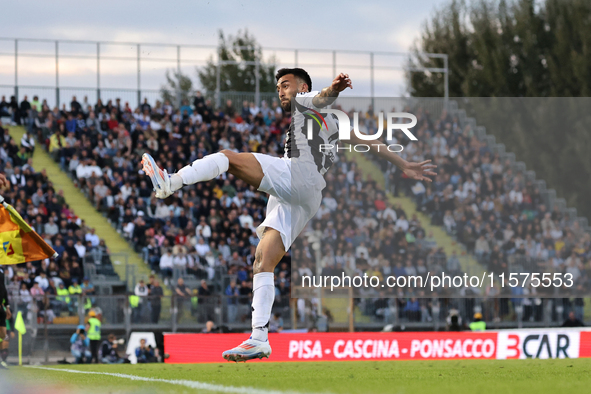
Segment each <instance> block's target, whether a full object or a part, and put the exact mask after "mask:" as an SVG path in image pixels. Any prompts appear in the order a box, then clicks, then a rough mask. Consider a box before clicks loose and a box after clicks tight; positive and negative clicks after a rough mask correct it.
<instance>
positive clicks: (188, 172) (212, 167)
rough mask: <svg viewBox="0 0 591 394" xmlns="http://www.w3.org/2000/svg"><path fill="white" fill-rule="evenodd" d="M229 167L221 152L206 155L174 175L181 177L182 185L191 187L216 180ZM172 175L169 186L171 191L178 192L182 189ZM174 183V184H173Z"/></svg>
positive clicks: (228, 162)
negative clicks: (198, 183)
mask: <svg viewBox="0 0 591 394" xmlns="http://www.w3.org/2000/svg"><path fill="white" fill-rule="evenodd" d="M229 167H230V160H228V157H227V156H226V155H224V154H223V153H221V152H218V153H214V154H212V155H207V156H205V157H204V158H203V159H199V160H195V161H194V162H193V163H192V164H190V165H188V166H185V167H183V168H181V170H180V171H179V172H178V173H177V174H175V175H178V176H180V177H181V179H182V180H183V184H185V185H192V184H194V183H197V182H204V181H209V180H211V179H214V178H217V177H218V176H219V175H220V174H223V173H224V172H226V171H228V168H229ZM173 178H175V176H174V175H173V176H172V177H171V179H170V186H171V187H172V189H173V190H175V191H176V190H178V189H180V188H181V187H182V184H181V185H180V187H179V188H178V189H176V186H179V183H178V179H174V180H173ZM173 182H174V183H173Z"/></svg>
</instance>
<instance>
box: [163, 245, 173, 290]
mask: <svg viewBox="0 0 591 394" xmlns="http://www.w3.org/2000/svg"><path fill="white" fill-rule="evenodd" d="M173 267H174V257H173V256H172V250H171V248H167V249H166V253H164V254H163V255H162V256H161V257H160V274H161V275H162V276H163V277H164V284H166V285H168V284H169V282H170V278H172V269H173Z"/></svg>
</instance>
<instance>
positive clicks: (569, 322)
mask: <svg viewBox="0 0 591 394" xmlns="http://www.w3.org/2000/svg"><path fill="white" fill-rule="evenodd" d="M561 327H585V325H584V324H583V322H582V321H580V320H579V319H577V317H576V315H575V312H573V311H570V312H569V313H568V318H567V319H566V320H565V321H564V323H562V326H561Z"/></svg>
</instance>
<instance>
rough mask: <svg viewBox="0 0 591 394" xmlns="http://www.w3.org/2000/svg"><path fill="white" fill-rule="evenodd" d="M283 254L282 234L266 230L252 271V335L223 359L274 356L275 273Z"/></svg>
mask: <svg viewBox="0 0 591 394" xmlns="http://www.w3.org/2000/svg"><path fill="white" fill-rule="evenodd" d="M284 254H285V248H284V246H283V241H282V239H281V234H280V233H279V231H277V230H275V229H272V228H269V227H267V228H265V232H264V234H263V238H262V239H261V242H260V243H259V245H258V246H257V250H256V253H255V261H254V267H253V268H254V274H255V275H254V278H253V285H252V292H253V296H252V334H251V335H250V338H248V339H247V340H246V341H244V342H242V343H241V344H240V345H238V346H237V347H235V348H233V349H230V350H226V351H225V352H223V353H222V357H223V358H224V359H226V360H228V361H236V362H238V361H248V360H252V359H255V358H263V357H267V358H268V357H269V356H270V355H271V346H270V345H269V339H268V332H269V331H268V324H269V319H270V318H271V309H272V308H273V301H274V300H275V281H274V277H273V276H274V275H273V271H274V270H275V267H276V266H277V264H278V263H279V261H280V260H281V258H282V257H283V255H284Z"/></svg>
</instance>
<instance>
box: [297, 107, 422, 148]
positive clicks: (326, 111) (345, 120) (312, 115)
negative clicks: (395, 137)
mask: <svg viewBox="0 0 591 394" xmlns="http://www.w3.org/2000/svg"><path fill="white" fill-rule="evenodd" d="M302 107H303V106H302ZM304 108H306V109H307V111H306V113H305V115H306V118H307V121H306V138H307V139H308V140H312V139H313V138H314V122H316V124H317V125H318V126H319V127H320V128H322V127H323V126H324V127H325V128H326V129H327V130H328V129H329V126H328V124H327V122H326V119H325V116H326V115H333V116H334V117H336V120H337V124H338V139H339V140H341V141H343V140H344V141H348V140H350V139H351V131H353V133H354V135H355V136H356V137H357V138H358V139H359V140H362V141H377V140H379V138H381V137H382V135H383V134H384V113H383V112H380V113H379V114H378V128H377V131H376V132H375V133H374V134H364V133H362V132H361V131H360V130H359V112H354V113H353V123H352V125H353V126H351V119H350V118H349V115H347V113H346V112H344V111H341V110H339V109H332V108H323V109H322V111H321V112H318V111H316V110H314V109H312V108H307V107H304ZM385 119H386V140H387V141H391V140H392V134H393V131H394V130H401V131H402V132H403V133H404V134H405V135H406V136H407V137H408V138H409V139H410V140H411V141H417V137H415V135H414V134H413V133H412V132H411V131H410V130H409V129H411V128H413V127H414V126H416V124H417V117H416V116H415V115H413V114H411V113H408V112H388V113H386V116H385ZM405 120H410V122H404V121H405ZM335 142H336V141H335ZM372 145H375V146H377V147H378V149H380V147H382V144H372ZM386 148H387V149H388V150H389V151H390V152H401V151H402V150H403V149H404V148H403V146H402V145H400V144H390V145H386ZM319 149H320V151H324V150H333V149H336V150H337V151H338V150H348V151H351V149H353V150H354V151H355V152H368V151H369V150H370V145H369V144H351V145H349V146H347V147H341V146H338V145H337V146H335V145H333V144H320V147H319Z"/></svg>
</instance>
